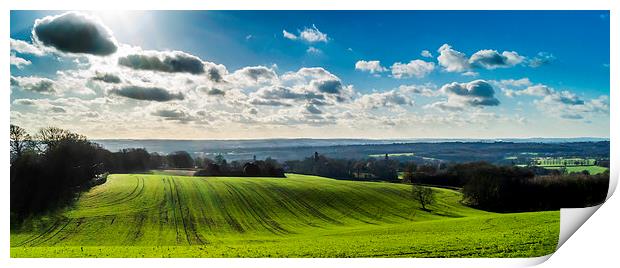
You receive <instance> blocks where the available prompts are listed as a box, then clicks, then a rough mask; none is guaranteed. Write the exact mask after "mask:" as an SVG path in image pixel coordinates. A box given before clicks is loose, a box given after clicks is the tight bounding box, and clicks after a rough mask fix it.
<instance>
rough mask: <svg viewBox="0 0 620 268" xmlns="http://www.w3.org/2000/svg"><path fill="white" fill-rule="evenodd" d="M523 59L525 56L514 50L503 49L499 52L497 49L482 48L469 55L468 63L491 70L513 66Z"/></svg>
mask: <svg viewBox="0 0 620 268" xmlns="http://www.w3.org/2000/svg"><path fill="white" fill-rule="evenodd" d="M524 60H525V57H523V56H521V55H519V53H517V52H514V51H504V52H502V53H501V54H500V53H499V52H497V50H491V49H483V50H480V51H478V52H476V53H474V54H473V55H471V57H470V58H469V64H470V65H471V66H479V67H482V68H485V69H489V70H492V69H496V68H509V67H513V66H515V65H517V64H520V63H522V62H523V61H524Z"/></svg>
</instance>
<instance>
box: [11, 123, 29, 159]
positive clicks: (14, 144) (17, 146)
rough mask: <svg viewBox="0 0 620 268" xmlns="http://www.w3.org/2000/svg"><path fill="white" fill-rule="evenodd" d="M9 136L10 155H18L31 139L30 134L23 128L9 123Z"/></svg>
mask: <svg viewBox="0 0 620 268" xmlns="http://www.w3.org/2000/svg"><path fill="white" fill-rule="evenodd" d="M10 138H11V156H12V157H20V156H21V155H22V153H23V152H24V150H25V149H26V147H27V146H28V143H29V142H30V140H31V139H30V135H28V133H27V132H26V130H25V129H23V128H21V127H19V126H16V125H11V130H10Z"/></svg>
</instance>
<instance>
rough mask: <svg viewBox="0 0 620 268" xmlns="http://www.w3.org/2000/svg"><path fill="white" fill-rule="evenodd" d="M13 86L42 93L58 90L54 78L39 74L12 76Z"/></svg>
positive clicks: (52, 92) (51, 92)
mask: <svg viewBox="0 0 620 268" xmlns="http://www.w3.org/2000/svg"><path fill="white" fill-rule="evenodd" d="M11 87H12V88H17V89H20V90H24V91H31V92H37V93H40V94H54V93H55V92H56V89H55V88H54V87H55V82H54V80H51V79H48V78H45V77H37V76H17V77H15V76H11Z"/></svg>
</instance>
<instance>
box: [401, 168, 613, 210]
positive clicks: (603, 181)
mask: <svg viewBox="0 0 620 268" xmlns="http://www.w3.org/2000/svg"><path fill="white" fill-rule="evenodd" d="M539 173H542V174H539ZM403 180H404V182H407V183H414V184H427V185H438V186H447V187H459V188H462V192H463V196H464V201H465V202H466V203H467V204H469V205H471V206H474V207H478V208H481V209H485V210H490V211H498V212H509V211H511V212H512V211H536V210H554V209H560V208H563V207H587V206H593V205H597V204H600V203H602V202H603V201H604V200H605V197H606V195H607V189H608V185H609V172H606V173H602V174H597V175H589V174H587V173H573V174H560V173H558V172H553V171H551V172H543V171H541V170H539V169H537V168H520V167H514V166H495V165H492V164H489V163H485V162H474V163H465V164H456V165H451V166H448V167H447V168H446V169H436V170H434V171H428V172H420V171H418V168H416V167H415V166H409V167H408V168H406V169H405V172H404V174H403Z"/></svg>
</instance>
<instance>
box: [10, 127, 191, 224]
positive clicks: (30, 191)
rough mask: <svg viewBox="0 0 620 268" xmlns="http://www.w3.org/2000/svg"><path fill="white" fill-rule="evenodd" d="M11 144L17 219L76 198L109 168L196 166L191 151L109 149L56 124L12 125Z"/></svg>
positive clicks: (13, 208)
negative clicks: (37, 127)
mask: <svg viewBox="0 0 620 268" xmlns="http://www.w3.org/2000/svg"><path fill="white" fill-rule="evenodd" d="M10 147H11V148H10V154H11V155H10V159H11V160H10V161H11V167H10V187H11V197H10V198H11V217H12V218H13V220H14V222H21V221H22V220H23V219H25V218H26V217H28V216H29V215H33V214H39V213H43V212H46V211H49V210H53V209H56V208H59V207H63V206H66V205H69V204H71V203H72V202H73V201H74V199H75V198H76V197H77V196H78V195H79V193H80V192H82V191H84V190H87V189H89V188H90V187H92V186H94V185H96V184H100V183H102V182H105V176H104V175H103V174H106V173H131V172H143V171H147V170H150V169H156V168H161V167H193V160H192V158H191V157H190V156H189V154H188V153H186V152H177V153H172V154H170V155H166V156H164V155H159V154H157V153H149V152H148V151H146V150H145V149H141V148H138V149H123V150H121V151H118V152H110V151H108V150H106V149H104V148H102V147H101V146H99V145H98V144H96V143H93V142H90V141H89V140H88V139H87V138H86V137H85V136H83V135H79V134H76V133H72V132H70V131H67V130H64V129H60V128H55V127H48V128H43V129H41V130H39V131H38V132H37V133H36V134H34V135H30V134H28V133H27V132H26V130H24V129H23V128H21V127H19V126H16V125H11V126H10ZM190 160H191V161H190Z"/></svg>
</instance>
